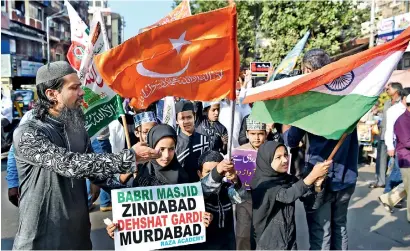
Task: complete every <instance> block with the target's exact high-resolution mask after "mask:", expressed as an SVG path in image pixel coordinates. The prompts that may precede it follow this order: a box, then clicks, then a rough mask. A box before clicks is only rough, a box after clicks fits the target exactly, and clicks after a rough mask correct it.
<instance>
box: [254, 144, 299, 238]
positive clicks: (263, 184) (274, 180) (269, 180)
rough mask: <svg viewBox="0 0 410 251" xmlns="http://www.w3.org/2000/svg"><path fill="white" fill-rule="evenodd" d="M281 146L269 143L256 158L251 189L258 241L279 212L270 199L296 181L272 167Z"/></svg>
mask: <svg viewBox="0 0 410 251" xmlns="http://www.w3.org/2000/svg"><path fill="white" fill-rule="evenodd" d="M280 146H284V145H283V144H281V143H279V142H275V141H267V142H265V143H264V144H262V145H261V146H260V147H259V149H258V155H257V157H256V171H255V175H254V177H253V179H252V182H251V188H252V203H253V205H252V207H253V224H254V227H255V234H256V239H257V240H258V239H259V238H260V236H261V235H262V233H263V231H264V230H265V228H266V226H267V225H268V223H269V221H270V219H271V217H272V216H273V215H275V214H276V212H277V210H279V209H278V208H276V209H275V208H274V206H275V204H276V203H275V200H269V198H276V194H277V193H278V192H279V190H280V189H281V188H287V187H290V186H291V184H292V183H293V181H294V179H293V177H292V176H291V175H289V174H287V173H278V172H276V171H275V170H273V168H272V166H271V163H272V161H273V156H274V154H275V152H276V149H278V148H279V147H280ZM274 210H275V211H274Z"/></svg>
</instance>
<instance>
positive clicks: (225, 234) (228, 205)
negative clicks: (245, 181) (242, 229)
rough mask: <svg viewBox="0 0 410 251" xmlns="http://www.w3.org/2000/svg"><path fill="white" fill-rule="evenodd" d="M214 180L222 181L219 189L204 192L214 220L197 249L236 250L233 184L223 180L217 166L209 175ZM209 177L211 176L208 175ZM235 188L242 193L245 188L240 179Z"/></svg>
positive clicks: (206, 203) (206, 207) (207, 209)
mask: <svg viewBox="0 0 410 251" xmlns="http://www.w3.org/2000/svg"><path fill="white" fill-rule="evenodd" d="M208 176H211V177H210V178H212V180H213V181H215V182H217V183H220V184H221V186H220V187H219V189H218V190H217V191H216V192H214V193H211V194H204V200H205V211H206V212H210V213H212V214H213V220H212V222H211V224H210V225H209V226H208V228H207V229H206V242H205V243H202V244H201V245H198V246H197V247H196V248H195V249H204V250H205V249H206V250H235V249H236V245H235V228H234V214H233V204H232V202H231V198H230V196H229V188H230V187H231V186H232V184H230V183H227V182H223V181H222V179H223V177H224V176H221V175H220V174H219V173H218V172H217V170H216V168H214V169H213V170H212V171H211V173H210V174H209V175H208ZM208 178H209V177H208ZM233 188H234V189H235V190H236V191H237V192H238V194H240V196H241V197H242V193H243V192H244V190H243V189H242V184H241V182H240V181H239V182H238V183H236V184H235V185H234V186H233Z"/></svg>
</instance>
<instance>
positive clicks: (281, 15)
mask: <svg viewBox="0 0 410 251" xmlns="http://www.w3.org/2000/svg"><path fill="white" fill-rule="evenodd" d="M179 2H180V1H179V0H178V1H175V3H174V6H176V5H177V4H178V3H179ZM235 3H236V5H237V12H238V46H239V51H240V55H241V65H242V66H248V65H249V62H250V61H253V60H255V54H256V53H255V41H256V35H257V33H258V37H262V38H266V39H268V40H269V42H270V44H269V45H268V46H267V47H266V48H257V51H256V52H258V54H260V56H261V58H262V60H264V61H265V60H266V61H270V62H272V63H273V65H278V64H279V63H280V61H281V60H282V59H283V58H284V57H285V56H286V54H287V53H288V52H289V51H290V50H292V48H293V47H294V46H295V44H296V43H297V42H298V41H299V39H301V38H302V37H303V35H304V34H305V32H306V31H307V30H310V31H311V36H310V38H309V40H308V42H307V45H306V47H305V51H306V50H308V49H311V48H322V49H324V50H326V51H327V52H328V53H329V54H330V55H336V54H338V53H340V52H341V47H342V44H343V43H346V42H348V41H350V40H351V39H353V38H356V37H358V36H360V31H361V24H362V23H363V22H365V21H367V20H368V19H369V15H368V13H369V11H368V10H359V9H358V8H357V4H356V3H354V2H353V1H351V0H350V1H349V0H347V1H336V0H325V1H255V0H246V1H237V2H235ZM227 5H228V1H226V0H217V1H206V0H202V1H201V0H196V1H191V10H192V14H193V15H194V14H197V13H200V12H205V11H210V10H215V9H217V8H222V7H225V6H227Z"/></svg>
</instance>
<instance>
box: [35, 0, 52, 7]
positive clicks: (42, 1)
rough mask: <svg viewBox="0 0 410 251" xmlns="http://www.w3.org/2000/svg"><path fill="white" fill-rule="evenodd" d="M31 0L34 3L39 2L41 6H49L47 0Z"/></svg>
mask: <svg viewBox="0 0 410 251" xmlns="http://www.w3.org/2000/svg"><path fill="white" fill-rule="evenodd" d="M31 1H32V2H34V3H38V4H41V5H42V6H45V7H47V6H50V5H49V4H48V2H49V1H48V0H31Z"/></svg>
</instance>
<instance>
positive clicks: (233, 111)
mask: <svg viewBox="0 0 410 251" xmlns="http://www.w3.org/2000/svg"><path fill="white" fill-rule="evenodd" d="M230 4H234V3H233V1H232V3H230ZM235 12H236V6H235ZM231 21H232V23H231V25H232V28H233V29H234V32H235V33H234V34H235V35H234V36H233V37H231V39H232V40H233V41H232V42H233V43H232V45H231V49H232V54H233V67H232V69H235V67H236V53H235V47H234V46H237V40H236V39H237V38H236V27H237V23H236V22H237V16H236V13H235V18H232V19H231ZM235 75H236V74H235V70H234V71H233V73H232V76H233V77H232V88H231V95H230V96H228V97H229V98H231V97H232V100H230V105H231V107H230V108H231V128H230V129H229V131H230V137H228V146H227V147H228V160H231V159H232V139H233V127H234V124H235V123H234V119H235V106H236V81H237V79H235V77H236V76H235Z"/></svg>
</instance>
